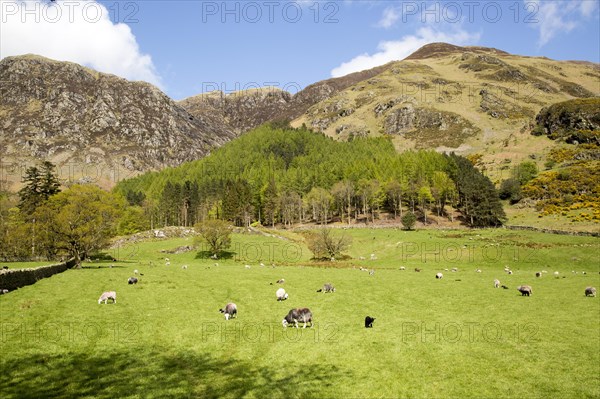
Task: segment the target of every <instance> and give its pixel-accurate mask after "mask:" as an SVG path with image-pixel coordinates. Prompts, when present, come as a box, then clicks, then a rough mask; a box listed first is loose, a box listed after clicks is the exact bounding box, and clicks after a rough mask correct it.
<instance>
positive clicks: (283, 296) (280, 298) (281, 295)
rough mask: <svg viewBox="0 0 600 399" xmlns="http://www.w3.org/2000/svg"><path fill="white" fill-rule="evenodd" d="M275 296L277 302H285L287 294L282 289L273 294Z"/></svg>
mask: <svg viewBox="0 0 600 399" xmlns="http://www.w3.org/2000/svg"><path fill="white" fill-rule="evenodd" d="M275 295H276V296H277V300H278V301H285V300H286V299H288V294H287V292H285V290H284V289H283V288H280V289H278V290H277V292H275Z"/></svg>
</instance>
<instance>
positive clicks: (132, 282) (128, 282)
mask: <svg viewBox="0 0 600 399" xmlns="http://www.w3.org/2000/svg"><path fill="white" fill-rule="evenodd" d="M137 282H138V279H137V278H135V277H129V279H128V280H127V284H137Z"/></svg>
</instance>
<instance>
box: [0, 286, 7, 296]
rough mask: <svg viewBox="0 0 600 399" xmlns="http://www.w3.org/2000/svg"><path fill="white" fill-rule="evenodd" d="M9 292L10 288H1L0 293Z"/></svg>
mask: <svg viewBox="0 0 600 399" xmlns="http://www.w3.org/2000/svg"><path fill="white" fill-rule="evenodd" d="M4 294H8V290H7V289H6V288H4V289H1V290H0V295H4Z"/></svg>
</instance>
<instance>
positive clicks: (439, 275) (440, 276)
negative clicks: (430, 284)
mask: <svg viewBox="0 0 600 399" xmlns="http://www.w3.org/2000/svg"><path fill="white" fill-rule="evenodd" d="M435 278H438V279H442V278H444V275H443V274H442V273H437V274H436V275H435Z"/></svg>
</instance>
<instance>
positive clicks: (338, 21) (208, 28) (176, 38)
mask: <svg viewBox="0 0 600 399" xmlns="http://www.w3.org/2000/svg"><path fill="white" fill-rule="evenodd" d="M50 3H51V2H50V1H49V0H44V1H41V0H27V1H21V0H0V6H1V8H0V13H1V15H0V22H1V24H0V58H3V57H6V56H10V55H17V54H26V53H36V54H40V55H44V56H47V57H49V58H54V59H59V60H69V61H73V62H78V63H80V64H84V65H87V66H90V67H92V68H94V69H98V70H100V71H103V72H110V73H114V74H116V75H119V76H122V77H125V78H128V79H132V80H146V81H150V82H151V83H154V84H156V85H158V86H159V87H160V88H161V89H163V90H164V91H165V92H166V93H167V94H168V95H170V96H171V97H173V98H174V99H177V100H179V99H182V98H185V97H188V96H192V95H195V94H199V93H201V92H204V91H209V90H214V89H217V88H218V89H221V90H223V91H225V92H230V91H234V90H237V89H244V88H250V87H256V86H264V85H271V86H278V87H281V88H285V89H287V90H288V91H291V92H296V91H298V90H299V89H301V88H303V87H305V86H306V85H308V84H310V83H313V82H316V81H319V80H322V79H327V78H330V77H332V76H341V75H344V74H346V73H350V72H353V71H357V70H362V69H366V68H371V67H373V66H376V65H380V64H382V63H385V62H388V61H391V60H394V59H402V58H404V57H405V56H406V55H408V54H410V53H411V52H413V51H414V50H416V49H418V48H419V47H420V46H422V45H424V44H426V43H429V42H434V41H446V42H450V43H454V44H458V45H480V46H489V47H496V48H499V49H502V50H505V51H508V52H510V53H515V54H522V55H533V56H546V57H549V58H553V59H558V60H573V59H577V60H588V61H594V62H600V28H599V26H600V18H599V14H600V6H599V3H600V0H570V1H547V0H508V1H495V2H494V1H438V2H435V1H433V2H423V1H346V0H341V1H319V2H318V1H312V0H301V1H276V0H273V1H269V0H267V1H245V0H243V1H235V0H233V1H190V0H188V1H161V0H159V1H153V0H150V1H99V2H96V1H93V0H85V1H79V0H56V1H55V2H54V3H53V4H50Z"/></svg>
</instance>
